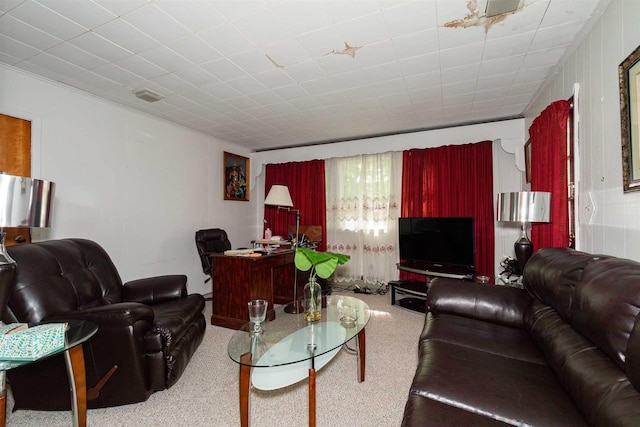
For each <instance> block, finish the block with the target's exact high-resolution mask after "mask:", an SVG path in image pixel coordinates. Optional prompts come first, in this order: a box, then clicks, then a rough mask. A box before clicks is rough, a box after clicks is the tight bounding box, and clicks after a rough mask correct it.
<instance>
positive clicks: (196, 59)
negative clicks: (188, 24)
mask: <svg viewBox="0 0 640 427" xmlns="http://www.w3.org/2000/svg"><path fill="white" fill-rule="evenodd" d="M167 47H169V48H171V49H172V50H174V51H176V52H179V53H180V55H182V56H184V57H185V58H186V59H188V60H189V61H191V62H193V63H194V64H201V63H203V62H208V61H213V60H214V59H218V58H222V55H220V53H219V52H218V51H217V50H215V49H214V48H213V47H211V46H210V45H209V44H207V43H205V41H204V40H202V39H201V38H200V37H198V36H196V35H190V36H187V37H183V38H181V39H178V40H174V41H172V42H170V43H168V44H167Z"/></svg>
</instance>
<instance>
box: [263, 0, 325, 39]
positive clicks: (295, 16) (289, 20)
mask: <svg viewBox="0 0 640 427" xmlns="http://www.w3.org/2000/svg"><path fill="white" fill-rule="evenodd" d="M272 10H273V12H274V13H275V14H276V16H278V18H279V19H280V21H281V22H283V23H284V25H286V27H287V29H288V30H289V31H290V32H291V33H293V34H294V35H298V34H303V33H307V32H309V31H314V30H317V29H319V28H323V27H326V26H329V25H331V24H332V21H331V18H330V17H329V15H328V14H327V11H326V10H325V8H324V6H323V4H322V2H317V1H308V2H295V1H293V2H277V3H275V4H274V5H273V8H272Z"/></svg>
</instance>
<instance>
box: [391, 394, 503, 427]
mask: <svg viewBox="0 0 640 427" xmlns="http://www.w3.org/2000/svg"><path fill="white" fill-rule="evenodd" d="M425 425H434V426H474V427H485V426H486V427H491V426H496V427H497V426H505V425H508V424H506V423H503V422H501V421H498V420H496V419H493V418H490V417H485V416H484V415H479V414H476V413H474V412H471V411H465V410H460V408H456V407H455V406H451V405H447V404H445V403H441V402H438V401H437V400H433V399H429V398H427V397H423V396H418V395H416V394H410V395H409V399H407V404H406V405H405V407H404V417H403V419H402V427H414V426H415V427H424V426H425Z"/></svg>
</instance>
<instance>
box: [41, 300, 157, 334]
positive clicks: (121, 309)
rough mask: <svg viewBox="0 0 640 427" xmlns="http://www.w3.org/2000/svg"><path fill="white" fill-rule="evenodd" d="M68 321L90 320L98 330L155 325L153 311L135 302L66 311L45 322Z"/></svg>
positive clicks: (46, 319)
mask: <svg viewBox="0 0 640 427" xmlns="http://www.w3.org/2000/svg"><path fill="white" fill-rule="evenodd" d="M67 320H88V321H90V322H93V323H95V324H97V325H98V328H102V327H104V328H119V327H128V326H131V325H133V324H135V323H136V322H140V321H142V322H148V323H149V325H151V324H152V323H153V320H154V316H153V310H152V309H151V308H150V307H148V306H146V305H144V304H138V303H134V302H123V303H117V304H108V305H101V306H98V307H93V308H89V309H85V310H74V311H66V312H63V313H57V314H54V315H51V316H47V317H46V318H45V319H43V321H46V322H63V321H67Z"/></svg>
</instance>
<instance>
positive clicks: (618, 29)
mask: <svg viewBox="0 0 640 427" xmlns="http://www.w3.org/2000/svg"><path fill="white" fill-rule="evenodd" d="M638 23H640V2H639V1H636V0H612V1H611V3H610V4H609V7H608V8H607V10H606V11H605V12H604V14H603V16H602V18H601V19H600V20H599V21H598V23H597V24H596V25H595V26H594V28H593V29H592V30H591V32H590V33H588V34H587V36H586V38H585V40H584V42H583V43H582V44H581V45H580V46H579V47H578V49H577V50H576V51H575V53H573V55H571V56H570V57H569V58H568V59H567V60H566V61H564V62H563V63H562V64H561V66H560V67H559V68H558V69H557V71H556V74H555V76H554V77H553V78H552V79H550V80H549V81H548V82H547V84H546V86H545V88H544V90H542V91H541V92H540V93H539V94H538V96H537V98H536V100H535V101H534V103H532V105H531V106H530V108H529V109H528V111H527V112H526V119H525V120H526V129H528V128H529V126H530V125H531V122H532V121H533V119H534V118H535V117H537V116H538V115H539V114H540V112H541V111H542V110H543V109H544V108H545V107H546V106H547V105H549V104H550V103H551V102H553V101H556V100H558V99H568V98H569V97H570V96H571V94H572V91H573V85H574V83H575V82H577V83H579V86H580V91H579V104H578V105H577V108H578V111H579V115H580V122H579V127H578V137H579V140H580V141H579V156H580V169H579V180H580V181H579V187H578V205H577V211H578V212H577V220H578V221H579V232H578V236H577V238H578V249H581V250H584V251H587V252H593V253H604V254H610V255H616V256H621V257H625V258H631V259H634V260H637V261H638V260H640V220H639V218H640V216H639V215H638V214H639V213H640V192H636V193H626V194H625V193H623V191H622V154H621V137H620V96H619V83H618V65H619V64H620V63H621V62H622V61H623V60H624V59H625V58H626V57H627V56H628V55H629V54H630V53H631V52H633V50H634V49H635V48H636V47H638V45H640V25H638Z"/></svg>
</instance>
